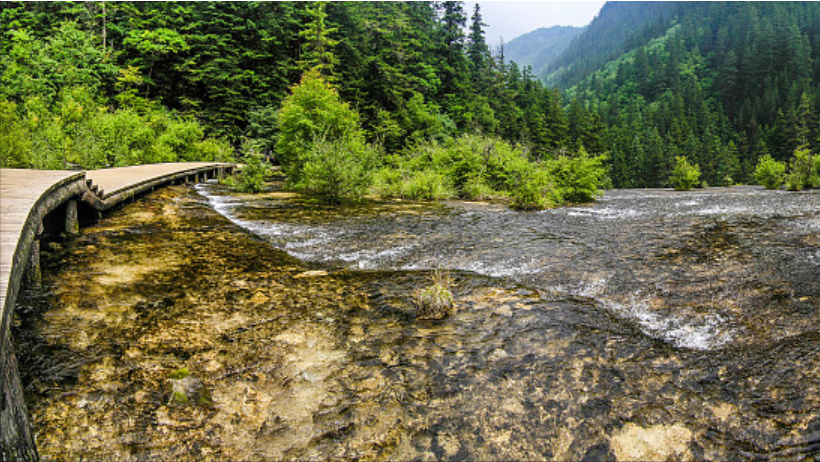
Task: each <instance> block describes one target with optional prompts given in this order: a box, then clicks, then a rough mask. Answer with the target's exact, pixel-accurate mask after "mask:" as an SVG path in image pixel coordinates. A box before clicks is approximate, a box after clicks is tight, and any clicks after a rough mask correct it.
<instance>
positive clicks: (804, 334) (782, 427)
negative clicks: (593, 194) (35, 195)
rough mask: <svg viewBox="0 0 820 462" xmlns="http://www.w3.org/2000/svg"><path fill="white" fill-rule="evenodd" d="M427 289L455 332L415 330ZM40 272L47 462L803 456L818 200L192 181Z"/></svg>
mask: <svg viewBox="0 0 820 462" xmlns="http://www.w3.org/2000/svg"><path fill="white" fill-rule="evenodd" d="M435 268H442V269H449V270H450V271H451V275H452V277H453V279H454V286H453V292H454V294H455V298H456V302H457V305H458V310H457V311H456V313H455V314H454V315H453V316H451V317H449V318H447V319H445V320H442V321H422V320H417V319H416V318H415V315H414V313H415V311H414V307H413V303H412V300H413V292H414V291H415V290H417V289H418V288H420V287H424V286H426V285H429V284H430V277H431V276H430V273H431V271H430V270H432V269H435ZM45 274H46V276H45V281H44V284H43V286H42V288H40V289H36V290H34V289H32V290H28V291H27V292H26V293H25V294H24V296H23V297H21V301H20V302H19V304H18V307H17V311H18V314H19V316H18V321H19V322H18V326H17V328H16V330H15V335H16V338H17V339H18V341H19V345H18V352H19V357H20V358H21V368H22V369H23V370H24V374H25V376H24V377H23V380H24V383H26V384H27V388H28V394H29V400H28V403H29V411H30V413H31V415H32V420H33V424H34V427H35V433H36V435H37V441H38V445H39V448H40V451H41V455H42V457H43V459H44V460H66V461H68V460H71V461H73V460H133V461H141V460H152V461H153V460H169V461H171V460H173V461H187V460H191V461H193V460H224V461H264V460H282V459H296V460H325V459H365V460H440V459H456V460H457V459H464V460H511V459H515V460H545V459H555V460H584V459H586V460H638V459H640V460H726V459H758V458H760V459H785V460H805V459H812V458H817V457H818V455H820V193H818V192H808V193H786V192H771V191H764V190H762V189H759V188H751V187H738V188H728V189H708V190H702V191H695V192H688V193H679V192H674V191H668V190H644V191H613V192H608V193H607V194H606V195H605V196H604V197H603V198H602V199H601V200H599V201H598V202H597V203H595V204H593V205H590V206H582V207H571V208H562V209H556V210H550V211H545V212H540V213H520V212H513V211H510V210H509V209H507V208H505V207H503V206H500V205H493V204H483V203H462V202H452V203H446V204H427V203H416V202H373V201H369V202H365V203H363V204H361V205H357V206H345V207H341V208H332V207H327V206H323V205H321V204H318V203H315V202H312V201H310V200H307V199H305V198H303V197H300V196H297V195H292V194H287V193H282V192H270V193H268V194H262V195H255V196H245V195H236V194H232V193H229V192H228V191H226V190H225V189H223V188H222V187H221V186H219V185H217V184H214V183H208V184H203V185H199V186H197V187H196V188H195V189H194V188H186V187H173V188H167V189H165V190H162V191H159V192H157V193H154V194H152V195H151V196H148V197H147V198H145V199H143V200H141V201H138V202H136V203H134V204H129V205H127V206H125V207H123V208H122V209H120V210H118V211H116V212H115V213H113V214H112V215H111V216H109V217H107V218H105V219H104V220H103V221H101V222H100V223H98V224H97V225H95V226H93V227H90V228H86V229H84V230H83V231H82V233H81V235H80V236H79V237H78V238H76V239H75V240H73V241H72V242H70V243H68V244H66V245H64V246H56V245H55V246H53V248H52V252H51V253H50V256H49V259H48V261H47V263H46V270H45ZM175 391H176V392H177V393H175ZM180 391H182V392H184V393H182V394H183V395H187V396H186V398H185V399H181V398H180Z"/></svg>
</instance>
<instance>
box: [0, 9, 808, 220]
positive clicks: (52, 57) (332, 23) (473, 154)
mask: <svg viewBox="0 0 820 462" xmlns="http://www.w3.org/2000/svg"><path fill="white" fill-rule="evenodd" d="M468 13H469V14H468ZM485 27H486V24H484V22H483V19H482V17H481V12H480V6H479V7H476V9H475V11H471V12H467V11H465V10H464V6H463V4H462V3H461V2H449V1H448V2H328V3H325V2H174V3H171V2H114V3H107V2H82V3H72V2H31V3H30V2H2V3H1V4H0V34H2V36H1V39H2V42H0V74H2V76H3V78H2V83H0V145H2V146H3V152H2V153H0V166H4V167H36V168H68V167H71V166H79V167H81V168H97V167H105V166H115V165H127V164H138V163H147V162H159V161H170V160H189V159H229V158H236V159H238V160H240V161H243V162H246V163H247V164H248V165H249V166H258V167H259V169H261V170H263V169H264V164H266V163H268V162H274V163H280V164H282V165H283V167H285V170H286V172H287V173H288V176H289V177H290V183H291V185H292V186H294V187H298V188H300V189H304V190H308V191H316V192H320V193H330V194H329V195H330V197H331V198H332V200H334V201H335V200H339V199H341V198H342V197H347V196H350V197H357V196H360V195H361V194H363V193H364V192H365V191H366V190H373V191H377V192H379V193H380V194H382V195H387V196H391V195H395V196H400V197H413V198H438V197H455V196H458V197H466V198H486V197H496V196H511V197H512V198H513V202H514V203H516V204H519V205H520V206H521V207H522V208H531V207H542V206H548V205H550V204H555V203H562V202H567V201H576V200H589V199H591V198H593V197H594V196H595V194H596V193H597V189H598V188H600V187H605V186H609V185H614V186H616V187H644V186H650V187H651V186H667V185H676V183H675V181H674V180H670V177H673V176H674V174H675V168H676V167H677V165H678V162H677V160H678V158H681V159H684V160H686V161H687V163H686V165H683V164H682V165H683V166H684V167H687V166H688V167H691V168H694V169H697V170H698V171H699V172H700V173H701V176H700V177H699V180H700V181H698V182H696V183H697V184H698V185H700V184H702V183H706V184H709V185H723V184H734V183H738V182H755V181H761V180H759V179H757V178H756V176H755V172H756V169H757V167H758V164H759V163H760V162H759V161H760V159H766V160H767V161H768V160H771V161H772V162H780V163H783V165H785V163H788V162H792V163H795V161H794V154H795V152H798V153H800V152H802V153H804V154H803V156H804V157H805V158H806V159H804V161H802V162H803V163H806V162H808V166H809V167H808V168H809V173H807V175H804V176H805V178H804V180H805V181H803V183H804V184H803V185H802V186H811V184H812V181H813V180H812V178H810V177H811V175H812V174H814V176H815V177H816V173H812V170H811V169H812V167H811V166H812V156H811V153H812V152H817V148H818V144H819V143H820V140H818V137H820V127H818V119H820V118H818V117H817V114H820V111H819V109H820V106H819V105H820V101H818V100H820V98H818V95H820V56H819V55H820V4H816V3H764V4H758V3H668V4H665V3H648V4H647V3H642V4H641V5H631V4H629V3H618V2H612V3H608V4H607V5H606V6H605V7H604V8H603V9H602V11H601V12H600V13H599V15H598V17H596V18H595V20H594V21H593V22H592V23H591V24H590V25H589V26H588V27H587V28H586V29H585V30H584V32H583V33H582V34H581V35H579V36H578V37H576V38H575V39H574V40H573V42H572V43H571V44H570V45H569V46H568V47H567V49H566V50H565V51H564V52H563V54H562V55H561V56H559V57H558V58H557V59H556V60H555V61H554V62H553V64H552V65H551V67H550V68H549V75H548V76H547V77H546V82H548V83H547V84H544V83H542V81H541V80H540V79H539V78H538V77H537V76H536V75H534V73H533V72H532V70H531V69H530V68H528V67H522V66H519V65H517V64H516V63H514V62H512V61H510V60H509V59H508V58H506V57H505V51H504V49H503V47H501V48H499V49H495V50H491V49H490V47H489V46H488V44H487V42H486V40H485V36H484V28H485ZM548 85H557V87H554V88H551V87H549V86H548ZM341 128H344V130H340V129H341ZM766 155H770V157H765V156H766ZM815 157H817V156H815ZM334 159H335V160H334ZM331 160H333V162H331ZM798 163H799V162H798ZM344 165H353V166H354V167H355V168H354V169H353V171H349V170H350V169H345V167H344ZM249 170H250V171H255V170H254V169H253V168H251V169H249ZM261 170H260V171H261ZM795 170H796V167H795V166H791V169H790V171H792V172H793V171H795ZM328 172H330V173H328ZM774 172H775V174H778V175H779V173H778V172H779V167H778V166H777V165H775V166H774ZM607 173H608V174H607ZM317 175H318V176H320V177H321V178H318V179H317V178H316V176H317ZM758 176H759V175H758ZM815 179H816V178H815ZM340 182H347V183H349V186H350V188H343V189H342V190H341V191H340V190H339V188H336V191H332V192H329V191H328V190H327V185H329V184H331V185H338V184H340ZM793 183H794V182H793ZM776 184H778V185H779V183H776ZM249 185H250V187H251V188H252V187H253V182H252V181H251V182H250V183H249Z"/></svg>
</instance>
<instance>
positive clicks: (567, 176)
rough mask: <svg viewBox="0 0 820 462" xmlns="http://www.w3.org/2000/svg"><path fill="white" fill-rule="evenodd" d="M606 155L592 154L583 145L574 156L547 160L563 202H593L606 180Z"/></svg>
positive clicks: (547, 166) (558, 195)
mask: <svg viewBox="0 0 820 462" xmlns="http://www.w3.org/2000/svg"><path fill="white" fill-rule="evenodd" d="M605 159H606V156H603V155H598V156H592V155H590V154H588V153H587V152H586V150H585V149H584V148H583V147H582V148H580V150H579V151H578V154H576V155H574V156H567V155H561V156H558V157H557V158H556V159H553V160H550V161H547V164H546V168H547V171H548V173H549V175H550V177H551V178H552V181H554V183H555V187H556V189H557V192H556V194H557V197H559V198H560V200H561V201H563V202H592V201H594V200H595V198H596V197H597V196H598V195H599V194H600V191H599V189H598V188H600V187H601V185H602V184H603V183H604V181H605V180H606V168H605V167H604V160H605Z"/></svg>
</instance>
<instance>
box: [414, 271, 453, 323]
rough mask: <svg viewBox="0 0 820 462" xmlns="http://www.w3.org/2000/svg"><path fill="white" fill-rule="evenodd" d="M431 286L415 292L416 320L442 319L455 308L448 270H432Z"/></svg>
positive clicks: (451, 281) (451, 282)
mask: <svg viewBox="0 0 820 462" xmlns="http://www.w3.org/2000/svg"><path fill="white" fill-rule="evenodd" d="M432 276H433V284H432V285H430V286H428V287H425V288H422V289H418V290H416V292H415V293H414V301H415V304H416V309H417V311H416V317H417V318H418V319H444V318H446V317H447V316H449V315H451V314H452V313H453V312H454V311H455V308H456V304H455V300H454V299H453V293H452V292H451V291H450V287H451V286H452V285H453V279H452V277H451V276H450V271H449V270H441V269H436V270H433V274H432Z"/></svg>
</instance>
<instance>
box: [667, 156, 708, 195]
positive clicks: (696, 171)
mask: <svg viewBox="0 0 820 462" xmlns="http://www.w3.org/2000/svg"><path fill="white" fill-rule="evenodd" d="M676 160H677V163H676V164H675V168H674V169H673V170H672V175H671V176H670V177H669V183H671V184H672V186H673V187H674V188H675V189H676V190H678V191H688V190H690V189H692V188H694V187H695V186H696V185H697V184H698V180H699V179H700V167H698V166H697V165H692V164H690V163H689V161H688V160H686V157H683V156H678V157H676Z"/></svg>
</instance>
